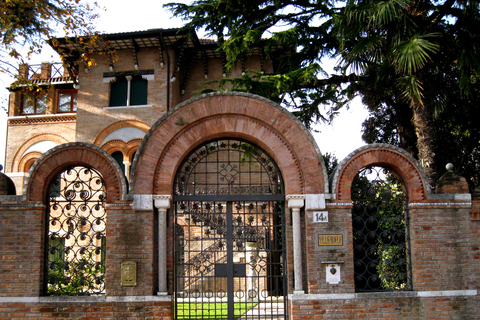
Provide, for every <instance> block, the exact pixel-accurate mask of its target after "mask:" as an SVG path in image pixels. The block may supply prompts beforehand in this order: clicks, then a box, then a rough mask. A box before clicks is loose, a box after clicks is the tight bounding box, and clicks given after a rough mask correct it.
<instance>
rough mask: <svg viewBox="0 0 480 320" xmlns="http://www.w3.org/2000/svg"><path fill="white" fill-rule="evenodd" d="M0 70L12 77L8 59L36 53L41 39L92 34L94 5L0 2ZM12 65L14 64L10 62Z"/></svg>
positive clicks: (60, 0)
mask: <svg viewBox="0 0 480 320" xmlns="http://www.w3.org/2000/svg"><path fill="white" fill-rule="evenodd" d="M0 10H1V14H0V45H1V48H0V68H1V71H3V72H10V73H12V74H14V75H15V72H14V71H13V70H12V69H14V67H13V64H12V63H9V62H8V61H7V60H8V59H9V58H13V59H18V60H23V58H25V57H23V56H22V54H21V53H20V52H19V48H25V49H27V52H26V57H28V56H30V55H31V54H33V53H39V52H40V51H41V49H42V47H43V45H44V42H45V40H47V39H50V38H52V37H54V36H55V35H56V34H57V33H58V32H63V33H64V35H65V37H66V38H67V37H75V36H80V35H81V36H84V37H85V36H88V35H94V34H95V32H94V29H93V21H94V20H95V19H96V18H97V16H98V15H97V13H96V12H97V10H98V5H97V4H96V2H85V3H84V2H81V1H80V0H4V1H1V2H0ZM14 64H16V63H14Z"/></svg>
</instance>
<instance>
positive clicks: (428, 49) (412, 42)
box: [392, 33, 439, 74]
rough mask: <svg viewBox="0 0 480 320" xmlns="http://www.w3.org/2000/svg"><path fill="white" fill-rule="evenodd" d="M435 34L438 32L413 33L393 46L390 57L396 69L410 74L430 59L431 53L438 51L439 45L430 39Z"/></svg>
mask: <svg viewBox="0 0 480 320" xmlns="http://www.w3.org/2000/svg"><path fill="white" fill-rule="evenodd" d="M436 36H438V34H434V33H429V34H424V35H420V34H415V35H413V36H412V37H411V38H409V39H408V40H405V41H402V42H401V43H400V44H399V45H398V46H397V47H395V48H394V49H393V52H392V57H393V62H394V65H395V68H396V69H397V71H398V72H402V73H407V74H410V73H413V72H415V71H417V70H418V69H421V68H422V67H424V66H425V65H426V64H427V63H428V62H429V61H432V57H431V54H432V53H435V52H437V51H438V49H439V45H438V44H437V43H435V42H433V41H431V40H430V39H431V38H433V37H436Z"/></svg>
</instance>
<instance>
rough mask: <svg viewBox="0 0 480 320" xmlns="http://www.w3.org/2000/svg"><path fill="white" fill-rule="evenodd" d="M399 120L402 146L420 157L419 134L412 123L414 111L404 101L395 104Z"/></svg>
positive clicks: (396, 115) (398, 128)
mask: <svg viewBox="0 0 480 320" xmlns="http://www.w3.org/2000/svg"><path fill="white" fill-rule="evenodd" d="M393 107H394V109H395V117H396V122H397V130H398V135H399V136H400V147H401V148H402V149H404V150H405V151H407V152H408V153H410V154H411V155H412V156H413V157H414V158H416V159H418V149H417V135H416V133H415V127H414V125H413V123H412V118H413V111H412V108H410V107H409V105H408V104H406V103H405V102H404V101H400V102H397V103H395V104H393Z"/></svg>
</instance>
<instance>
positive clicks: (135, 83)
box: [130, 76, 148, 106]
mask: <svg viewBox="0 0 480 320" xmlns="http://www.w3.org/2000/svg"><path fill="white" fill-rule="evenodd" d="M147 93H148V81H147V80H144V79H142V77H141V76H136V77H134V78H133V79H132V92H131V96H130V105H131V106H139V105H145V104H147Z"/></svg>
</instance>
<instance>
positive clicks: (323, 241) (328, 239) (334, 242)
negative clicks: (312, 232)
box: [318, 233, 343, 247]
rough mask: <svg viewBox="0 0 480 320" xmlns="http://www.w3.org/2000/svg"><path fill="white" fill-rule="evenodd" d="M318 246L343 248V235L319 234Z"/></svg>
mask: <svg viewBox="0 0 480 320" xmlns="http://www.w3.org/2000/svg"><path fill="white" fill-rule="evenodd" d="M318 245H319V246H320V247H325V246H343V234H341V233H336V234H319V235H318Z"/></svg>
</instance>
